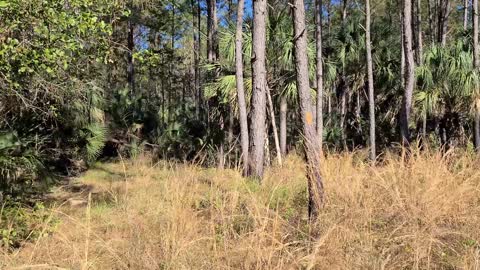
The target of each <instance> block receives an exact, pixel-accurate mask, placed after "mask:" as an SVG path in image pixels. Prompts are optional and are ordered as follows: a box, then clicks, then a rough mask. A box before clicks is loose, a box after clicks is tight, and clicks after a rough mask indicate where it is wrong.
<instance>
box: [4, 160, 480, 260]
mask: <svg viewBox="0 0 480 270" xmlns="http://www.w3.org/2000/svg"><path fill="white" fill-rule="evenodd" d="M365 157H366V153H363V152H358V153H346V154H338V155H328V156H327V157H326V158H325V159H324V160H323V161H322V162H323V163H322V164H323V166H322V173H323V176H324V179H325V189H326V190H327V191H328V192H326V198H325V205H324V208H323V209H321V211H320V213H319V216H318V221H317V222H316V223H315V224H310V223H309V221H308V218H307V209H306V201H307V199H308V197H307V187H306V180H305V178H304V172H303V171H304V165H303V164H304V163H303V162H302V161H300V159H299V158H298V157H296V156H290V157H288V158H287V160H286V162H285V164H284V166H283V167H282V168H276V167H275V168H271V169H269V170H268V171H267V172H266V175H265V179H264V181H263V183H262V185H258V184H257V183H256V182H255V181H251V180H246V179H244V178H242V177H241V176H240V174H239V173H238V172H236V171H229V170H226V171H220V170H215V169H200V168H197V167H195V166H189V165H178V164H170V163H158V164H152V163H151V161H150V159H149V158H143V159H142V158H140V159H139V160H137V161H134V162H127V163H124V164H123V163H118V164H109V165H99V166H100V167H98V169H95V170H92V171H89V172H88V173H87V174H86V175H85V176H84V177H83V178H82V179H81V180H80V183H79V184H78V185H80V186H82V185H84V187H85V190H86V192H84V193H72V194H69V195H70V196H74V195H75V196H77V197H83V198H84V199H85V200H86V201H88V200H89V199H88V198H89V196H88V192H87V191H89V192H92V195H91V199H90V201H89V203H87V206H85V207H71V206H56V207H52V208H51V209H52V210H51V211H52V213H53V214H54V215H55V216H58V217H59V219H60V220H61V223H60V225H59V226H58V228H57V229H56V232H55V233H54V234H53V235H51V236H48V237H44V238H40V239H39V240H38V241H37V242H35V243H30V244H27V245H25V246H24V247H22V248H21V249H19V250H17V251H16V252H14V253H7V252H5V253H3V254H2V253H0V262H1V263H0V268H7V269H8V268H9V267H15V266H33V265H36V266H39V265H40V266H42V267H46V268H49V267H54V266H56V267H64V268H76V269H79V268H83V269H87V268H89V269H159V268H160V269H298V268H303V269H403V268H420V269H447V268H448V269H478V267H480V265H479V261H480V231H479V230H478V224H479V222H480V204H479V198H480V174H479V173H478V165H477V164H478V159H476V157H475V156H474V155H470V154H468V153H464V152H462V153H456V152H454V151H452V152H448V153H446V154H444V155H442V154H440V153H438V152H429V151H424V152H414V153H412V154H409V155H404V156H403V157H402V156H397V155H390V154H386V155H384V156H383V158H382V159H381V161H380V163H381V164H379V165H377V166H376V167H372V166H370V165H369V163H366V162H364V160H365ZM62 194H63V193H62ZM64 195H65V194H64ZM67 195H68V193H67ZM62 198H63V199H65V197H62Z"/></svg>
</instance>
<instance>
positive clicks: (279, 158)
mask: <svg viewBox="0 0 480 270" xmlns="http://www.w3.org/2000/svg"><path fill="white" fill-rule="evenodd" d="M267 101H268V107H269V109H270V110H269V111H270V121H271V123H272V130H273V140H274V142H275V150H276V151H277V161H278V165H280V166H282V151H281V150H280V141H279V139H278V131H277V124H276V121H275V110H274V107H273V102H272V95H271V94H270V88H269V87H267Z"/></svg>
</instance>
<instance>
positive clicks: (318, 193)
mask: <svg viewBox="0 0 480 270" xmlns="http://www.w3.org/2000/svg"><path fill="white" fill-rule="evenodd" d="M291 3H292V9H293V24H294V41H295V71H296V76H297V92H298V98H299V104H300V113H301V116H302V117H301V118H302V123H303V136H304V145H305V157H306V161H307V177H308V193H309V207H308V210H309V211H308V212H309V217H310V218H311V219H312V220H314V219H316V218H317V217H318V213H319V210H320V207H321V205H322V201H323V183H322V178H321V175H320V148H319V145H318V138H317V132H316V130H315V126H314V122H313V108H312V103H311V96H310V85H309V78H308V56H307V31H306V28H305V6H304V3H303V0H291Z"/></svg>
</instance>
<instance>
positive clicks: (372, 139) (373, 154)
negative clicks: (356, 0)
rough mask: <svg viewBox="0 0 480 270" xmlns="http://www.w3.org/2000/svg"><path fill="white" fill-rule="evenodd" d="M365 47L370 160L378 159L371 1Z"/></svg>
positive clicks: (368, 4)
mask: <svg viewBox="0 0 480 270" xmlns="http://www.w3.org/2000/svg"><path fill="white" fill-rule="evenodd" d="M365 45H366V50H367V77H368V112H369V116H370V119H369V120H370V160H373V161H375V159H376V158H377V152H376V145H375V100H374V98H375V93H374V89H373V60H372V42H371V38H370V0H365Z"/></svg>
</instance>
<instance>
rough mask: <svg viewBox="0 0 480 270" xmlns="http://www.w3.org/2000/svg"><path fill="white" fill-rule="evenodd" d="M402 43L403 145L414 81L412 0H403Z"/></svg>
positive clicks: (401, 113) (407, 130) (407, 135)
mask: <svg viewBox="0 0 480 270" xmlns="http://www.w3.org/2000/svg"><path fill="white" fill-rule="evenodd" d="M403 43H404V50H405V85H404V94H403V101H402V108H401V112H400V135H401V141H402V143H403V144H408V142H409V140H410V133H409V129H408V126H409V120H410V111H411V108H412V98H413V87H414V79H415V74H414V73H415V61H414V57H413V48H412V0H403Z"/></svg>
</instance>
